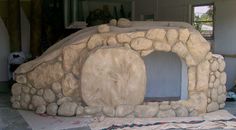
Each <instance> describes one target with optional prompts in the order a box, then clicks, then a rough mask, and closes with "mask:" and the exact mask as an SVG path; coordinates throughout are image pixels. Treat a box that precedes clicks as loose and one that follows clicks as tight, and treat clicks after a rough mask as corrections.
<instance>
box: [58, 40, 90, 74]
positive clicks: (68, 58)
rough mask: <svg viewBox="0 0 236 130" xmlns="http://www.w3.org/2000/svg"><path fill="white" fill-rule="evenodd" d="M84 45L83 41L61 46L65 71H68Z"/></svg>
mask: <svg viewBox="0 0 236 130" xmlns="http://www.w3.org/2000/svg"><path fill="white" fill-rule="evenodd" d="M85 47H86V44H85V43H80V44H76V45H69V46H66V47H64V48H63V55H62V58H63V68H64V69H65V71H70V70H71V68H72V66H73V64H74V63H75V61H76V60H78V58H79V55H80V52H81V50H83V49H84V48H85Z"/></svg>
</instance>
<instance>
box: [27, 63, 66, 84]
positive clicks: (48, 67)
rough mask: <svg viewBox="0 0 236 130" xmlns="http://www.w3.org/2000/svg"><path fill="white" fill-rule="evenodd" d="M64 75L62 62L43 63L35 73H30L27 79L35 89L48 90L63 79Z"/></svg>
mask: <svg viewBox="0 0 236 130" xmlns="http://www.w3.org/2000/svg"><path fill="white" fill-rule="evenodd" d="M63 75H64V71H63V69H62V65H61V63H60V62H54V63H53V64H47V63H43V64H41V65H39V66H38V67H36V68H35V69H34V70H33V71H31V72H29V73H28V75H27V77H28V79H29V81H30V83H31V84H32V85H33V86H34V87H35V88H46V87H50V85H51V84H52V83H53V82H55V81H57V80H59V79H61V78H62V77H63Z"/></svg>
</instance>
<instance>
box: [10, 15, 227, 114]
mask: <svg viewBox="0 0 236 130" xmlns="http://www.w3.org/2000/svg"><path fill="white" fill-rule="evenodd" d="M149 24H150V22H146V23H145V22H143V23H139V24H137V23H135V22H130V21H127V20H124V19H121V20H120V21H118V22H117V21H115V20H113V21H111V24H110V25H100V26H98V27H93V32H94V31H95V33H90V34H89V35H88V36H85V37H83V38H82V39H81V38H80V39H78V38H75V37H77V36H76V35H78V36H82V35H83V33H76V35H75V34H73V35H72V36H69V38H72V39H73V40H72V41H73V42H71V41H70V40H68V39H69V38H66V39H64V40H62V41H63V42H59V43H57V44H56V45H54V46H53V47H51V48H49V50H48V51H46V52H45V53H44V54H43V55H42V56H41V57H39V58H37V59H35V60H33V61H30V62H28V63H25V64H23V65H21V66H20V67H19V68H18V69H17V70H16V72H15V80H16V82H17V83H15V84H14V85H13V86H12V97H11V102H12V107H13V108H16V109H26V110H32V111H35V112H36V113H47V114H48V115H59V116H75V115H78V116H88V115H91V116H96V115H105V116H109V117H160V118H162V117H174V116H177V117H180V116H197V115H199V114H202V113H206V112H212V111H215V110H218V109H221V108H223V107H224V105H225V104H224V102H225V99H226V87H225V82H226V74H225V72H224V68H225V62H224V59H223V57H222V56H220V55H216V54H212V53H211V52H210V45H209V43H208V42H207V41H206V40H205V39H204V38H203V37H202V36H201V35H200V33H199V32H197V31H195V30H193V29H192V28H189V25H188V26H183V25H184V24H177V23H176V24H175V26H172V27H170V26H169V25H170V24H165V25H167V26H158V27H154V26H153V25H154V24H155V23H151V24H152V26H149ZM116 26H118V27H116ZM141 26H142V27H145V26H148V27H149V29H144V30H138V28H141ZM95 29H97V30H95ZM135 29H136V31H134V30H135ZM131 30H132V31H131ZM96 31H97V32H96ZM153 51H165V52H174V53H176V54H177V55H178V56H179V57H180V58H181V59H182V60H184V61H185V62H186V64H187V66H188V91H189V92H188V94H189V95H188V99H187V100H180V101H163V102H144V95H145V90H146V70H145V65H144V63H143V60H142V57H145V56H147V55H149V54H150V53H151V52H153Z"/></svg>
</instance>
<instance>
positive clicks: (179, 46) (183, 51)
mask: <svg viewBox="0 0 236 130" xmlns="http://www.w3.org/2000/svg"><path fill="white" fill-rule="evenodd" d="M172 51H173V52H175V53H176V54H178V56H179V57H181V58H185V57H186V56H187V55H188V49H187V48H186V47H185V46H184V44H183V43H182V42H177V43H176V44H175V45H174V46H173V48H172Z"/></svg>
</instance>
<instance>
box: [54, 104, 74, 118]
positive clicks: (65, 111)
mask: <svg viewBox="0 0 236 130" xmlns="http://www.w3.org/2000/svg"><path fill="white" fill-rule="evenodd" d="M76 107H77V104H76V103H74V102H64V103H62V104H61V105H60V107H59V109H58V115H60V116H74V115H75V112H76Z"/></svg>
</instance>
